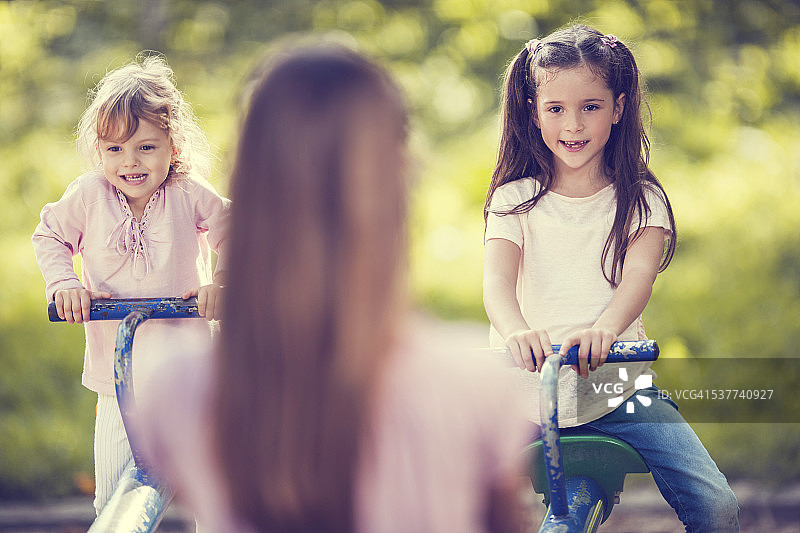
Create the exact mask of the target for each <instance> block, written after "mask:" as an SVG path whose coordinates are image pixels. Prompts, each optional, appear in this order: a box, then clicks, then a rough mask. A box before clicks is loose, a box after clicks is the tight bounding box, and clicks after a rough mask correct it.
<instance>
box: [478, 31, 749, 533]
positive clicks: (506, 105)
mask: <svg viewBox="0 0 800 533" xmlns="http://www.w3.org/2000/svg"><path fill="white" fill-rule="evenodd" d="M642 101H643V98H642V93H641V89H640V86H639V71H638V68H637V66H636V61H635V59H634V57H633V55H632V54H631V52H630V50H629V49H628V47H627V46H626V45H625V44H624V43H623V42H621V41H620V40H618V39H617V38H616V37H614V36H613V35H603V34H602V33H601V32H599V31H597V30H595V29H593V28H590V27H587V26H582V25H575V26H571V27H568V28H566V29H563V30H559V31H556V32H554V33H553V34H551V35H549V36H547V37H545V38H544V39H542V40H532V41H530V42H528V43H527V44H526V45H525V47H524V48H523V49H522V50H521V51H520V52H519V54H518V55H517V56H516V57H515V58H514V60H513V62H512V63H511V65H510V66H509V68H508V71H507V73H506V86H505V94H504V102H503V132H502V137H501V141H500V149H499V156H498V162H497V165H496V167H495V170H494V173H493V175H492V181H491V185H490V187H489V192H488V195H487V200H486V205H485V209H484V215H485V218H486V234H485V241H486V249H485V266H484V304H485V307H486V312H487V314H488V316H489V319H490V321H491V323H492V326H493V328H492V339H493V344H495V345H500V346H506V347H508V348H509V349H510V350H511V352H512V354H513V356H514V359H515V361H516V363H517V365H518V366H519V367H520V370H519V376H518V378H519V385H520V388H522V389H524V390H525V393H526V395H527V396H528V398H529V402H530V404H529V405H528V411H529V412H528V414H529V417H530V418H531V419H533V420H538V406H537V405H536V404H535V402H536V401H537V400H538V397H539V380H538V378H539V376H538V373H537V372H538V370H539V369H541V367H542V364H543V363H544V359H545V357H549V356H552V355H554V354H553V349H552V344H553V343H560V344H561V345H562V347H561V349H560V353H561V354H563V353H566V352H567V350H568V349H569V348H570V347H572V346H574V345H579V362H580V364H579V365H578V366H577V367H576V368H574V372H573V371H572V370H570V369H563V370H562V374H561V375H560V377H559V425H561V426H562V427H571V426H574V427H580V428H586V429H593V430H598V431H602V432H605V433H608V434H611V435H614V436H617V437H619V438H621V439H622V440H625V441H627V442H628V443H629V444H631V445H632V446H633V447H634V448H636V449H637V451H639V452H640V453H641V455H642V456H643V458H644V459H645V462H646V463H647V464H648V466H649V467H650V470H651V471H652V473H653V477H654V479H655V481H656V483H657V485H658V487H659V489H660V490H661V493H662V495H663V496H664V498H665V499H666V500H667V502H669V504H670V505H671V506H672V507H673V508H674V509H675V511H676V513H677V514H678V517H679V518H680V519H681V521H682V522H683V523H684V524H685V526H686V530H687V531H704V532H707V531H738V508H737V505H736V498H735V496H734V494H733V492H732V491H731V489H730V488H729V486H728V483H727V481H726V479H725V477H724V476H723V475H722V474H721V473H720V472H719V470H718V468H717V466H716V465H715V464H714V461H713V460H712V459H711V457H710V456H709V455H708V452H707V451H706V450H705V448H704V447H703V445H702V443H701V442H700V441H699V439H698V438H697V436H696V435H695V434H694V432H693V431H692V429H691V428H690V427H689V425H688V424H687V423H686V422H685V421H684V420H683V418H682V417H681V416H680V414H678V411H677V407H676V406H675V404H673V403H672V402H671V401H669V400H664V399H662V398H659V397H658V395H657V391H658V389H657V388H656V387H655V386H653V387H650V388H649V389H645V390H640V391H636V390H634V382H635V381H636V378H638V377H639V376H650V379H652V377H653V376H654V374H653V372H652V371H651V370H650V363H637V364H628V365H625V371H626V372H627V376H628V381H627V382H626V383H627V385H626V386H627V387H628V388H627V389H626V390H625V391H624V393H623V394H622V398H623V400H625V399H627V398H629V397H630V396H631V395H633V394H634V393H638V394H639V395H640V396H641V395H646V396H649V397H650V398H651V399H652V405H650V407H648V408H647V409H639V410H637V411H636V412H635V413H627V412H626V408H625V407H624V403H625V402H624V401H623V403H622V406H621V407H619V408H616V409H615V408H614V407H613V406H612V405H614V402H611V403H610V402H609V400H611V398H610V397H609V395H606V394H603V392H602V391H603V388H602V386H601V387H599V388H598V387H593V386H592V385H593V384H594V385H597V384H600V385H602V384H603V383H617V382H618V381H619V377H618V375H619V374H618V373H619V368H618V367H617V366H616V365H615V368H609V367H603V366H602V365H603V362H604V361H605V358H606V357H607V355H608V351H609V347H610V346H611V344H612V343H614V342H616V341H617V340H641V339H645V338H646V337H645V332H644V326H643V324H642V319H641V314H642V311H643V310H644V308H645V306H646V305H647V302H648V300H649V298H650V295H651V291H652V285H653V282H654V281H655V278H656V275H657V274H658V272H660V271H662V270H664V269H665V268H666V267H667V265H668V264H669V262H670V260H671V258H672V255H673V253H674V250H675V235H676V232H675V222H674V218H673V214H672V209H671V206H670V204H669V200H668V199H667V195H666V193H665V191H664V188H663V187H662V185H661V184H660V182H659V181H658V180H657V179H656V177H655V176H654V175H653V173H652V171H651V170H650V169H649V168H648V152H649V142H648V139H647V135H646V133H645V131H644V127H643V124H642V119H641V114H640V113H641V109H640V106H641V103H642ZM598 389H599V390H600V392H599V393H598V392H597V391H598ZM613 395H616V393H614V394H613ZM615 405H619V403H616V404H615Z"/></svg>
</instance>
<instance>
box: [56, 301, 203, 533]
mask: <svg viewBox="0 0 800 533" xmlns="http://www.w3.org/2000/svg"><path fill="white" fill-rule="evenodd" d="M48 315H49V318H50V321H51V322H63V319H61V318H59V317H58V314H57V313H56V305H55V302H50V304H49V305H48ZM196 317H200V315H199V314H198V310H197V298H187V299H186V300H184V299H182V298H132V299H125V300H119V299H99V300H93V301H92V303H91V308H90V314H89V318H90V320H120V321H121V322H120V325H119V327H118V329H117V339H116V346H115V349H114V385H115V388H116V393H117V403H118V405H119V409H120V413H121V414H122V422H123V426H124V427H125V432H126V433H127V436H128V442H129V443H130V446H131V452H132V454H133V458H134V463H133V465H131V466H130V467H129V468H127V469H126V470H125V471H124V472H123V474H122V476H121V478H120V481H119V484H118V485H117V487H116V488H115V490H114V492H113V493H112V495H111V497H110V498H109V500H108V503H106V506H105V507H104V508H103V510H102V511H101V512H100V514H99V516H98V517H97V519H95V521H94V523H93V524H92V526H91V528H90V529H89V532H90V533H94V532H98V533H100V532H105V531H125V532H126V533H151V532H153V531H155V529H156V528H157V527H158V524H159V522H160V521H161V517H162V516H163V513H164V511H165V510H166V508H167V506H168V505H169V502H170V500H171V499H172V491H171V490H170V488H169V487H168V486H167V485H166V484H165V483H163V482H162V480H160V479H158V478H157V477H156V476H154V475H153V474H152V473H151V472H150V471H149V469H148V467H147V465H146V464H145V461H144V459H143V457H142V454H141V452H140V449H139V446H138V445H137V444H138V443H137V441H136V435H135V433H134V432H133V431H132V427H131V417H132V415H133V411H134V407H135V406H134V393H133V362H132V359H131V355H132V351H133V337H134V333H135V332H136V328H137V327H138V326H139V325H141V324H142V323H143V322H145V321H146V320H149V319H155V318H196Z"/></svg>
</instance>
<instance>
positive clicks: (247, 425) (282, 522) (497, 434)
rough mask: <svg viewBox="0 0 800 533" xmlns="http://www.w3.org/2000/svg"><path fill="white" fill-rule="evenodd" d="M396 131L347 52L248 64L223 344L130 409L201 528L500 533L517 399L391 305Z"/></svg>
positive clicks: (392, 115) (518, 424) (368, 76)
mask: <svg viewBox="0 0 800 533" xmlns="http://www.w3.org/2000/svg"><path fill="white" fill-rule="evenodd" d="M406 126H407V117H406V111H405V106H404V103H403V99H402V97H401V94H400V92H399V90H398V89H397V87H396V86H395V84H394V82H393V81H392V80H391V79H390V78H389V76H388V75H387V74H386V73H385V72H384V71H383V70H382V69H381V68H379V67H377V66H376V65H375V64H374V63H372V62H371V61H369V60H367V59H365V58H364V57H362V56H361V55H359V54H357V53H354V52H352V51H349V50H347V49H345V48H341V47H338V46H335V45H331V44H325V43H319V44H316V45H314V46H310V47H301V48H292V49H289V50H287V51H284V52H282V53H279V54H276V55H275V56H273V57H272V59H271V60H270V61H269V62H268V63H266V65H265V66H264V67H262V68H261V69H260V70H259V75H258V76H257V79H256V80H255V82H254V83H253V85H252V92H251V95H250V99H249V106H248V111H247V113H246V116H245V117H244V121H243V124H242V127H241V132H240V138H239V146H238V150H237V154H236V161H235V165H234V169H233V176H232V199H233V202H234V205H235V208H234V214H233V221H232V224H233V230H232V231H231V262H230V264H229V267H230V268H229V272H230V281H229V284H228V286H227V288H226V290H227V291H228V292H227V296H226V300H225V303H224V311H223V319H222V334H221V342H220V343H219V345H218V346H217V347H216V349H215V350H214V351H213V353H211V354H205V356H203V357H201V359H202V360H203V361H205V365H203V364H201V365H195V366H192V368H195V369H196V370H193V371H192V372H190V373H188V374H187V373H186V372H184V371H183V369H184V368H186V365H180V364H178V363H177V360H173V361H176V362H174V363H173V362H170V363H169V366H170V368H171V370H170V368H167V369H165V371H164V373H163V376H162V377H163V379H162V380H161V382H160V383H154V384H153V389H152V392H153V393H152V394H149V395H148V396H147V397H148V400H146V402H147V403H146V404H145V405H143V406H142V411H143V413H142V414H143V415H144V416H143V417H142V428H141V431H142V435H143V436H144V439H145V441H146V442H147V443H148V444H147V445H146V447H147V449H148V450H149V452H148V453H149V454H150V456H151V457H152V460H153V461H154V463H155V464H156V465H157V466H159V467H160V468H161V469H162V470H163V472H164V473H165V475H167V477H168V478H169V479H170V480H171V482H172V483H173V485H174V486H175V488H176V490H177V491H178V494H179V495H181V496H182V497H183V498H184V500H185V501H186V502H187V503H188V505H189V506H190V507H191V508H192V509H193V510H194V511H195V512H196V513H197V517H198V523H199V524H200V525H201V527H203V528H208V530H211V531H233V530H240V531H276V532H284V531H296V532H300V531H329V532H350V531H363V532H392V531H428V532H436V531H442V532H444V531H448V532H449V531H516V530H517V529H515V527H516V525H517V521H518V519H519V515H518V514H517V513H516V512H515V507H516V505H517V502H518V498H517V494H516V490H517V487H518V484H519V481H518V480H519V472H520V470H519V469H520V467H521V463H520V460H521V458H520V450H521V449H522V446H523V444H524V440H525V431H526V428H525V425H526V422H525V420H524V418H523V417H522V416H521V412H519V411H518V410H517V409H515V407H514V406H516V405H519V404H518V403H517V402H516V401H515V400H514V397H513V393H510V392H509V391H508V388H507V387H504V385H503V381H502V379H503V378H502V376H501V375H500V374H498V373H496V372H495V369H493V368H492V367H489V366H486V364H485V363H483V362H480V360H479V358H477V357H475V356H471V355H470V353H468V351H467V350H462V349H460V347H459V346H458V342H453V339H452V338H449V337H446V336H443V335H442V333H441V332H439V331H437V328H435V327H431V326H423V325H420V324H418V323H416V322H415V321H414V320H410V319H409V315H408V312H407V301H406V300H407V296H406V287H405V279H406V278H405V270H406V258H405V256H406V228H405V225H406V197H407V176H406V169H407V166H408V165H407V154H406ZM173 344H174V345H179V344H180V343H173ZM186 359H193V358H192V357H191V356H190V355H188V354H187V356H186ZM176 389H179V390H181V391H182V393H181V395H180V397H179V398H175V397H174V396H175V393H174V391H175V390H176ZM510 395H511V396H510ZM165 397H169V398H171V400H170V401H169V402H167V403H168V404H169V405H173V408H171V409H169V410H164V409H163V408H162V407H161V403H162V402H159V398H165ZM172 400H176V403H175V402H173V401H172ZM509 406H510V407H509ZM148 413H149V414H151V415H154V414H156V413H157V414H158V416H154V417H150V416H148ZM198 443H199V444H198Z"/></svg>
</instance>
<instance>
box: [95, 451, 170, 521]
mask: <svg viewBox="0 0 800 533" xmlns="http://www.w3.org/2000/svg"><path fill="white" fill-rule="evenodd" d="M172 496H173V495H172V491H170V489H169V487H167V486H166V485H164V484H162V483H159V482H157V481H156V480H155V479H153V478H152V476H150V475H149V474H148V473H147V472H146V471H144V470H142V469H141V468H139V467H137V466H136V465H135V464H131V465H130V466H128V468H127V469H126V470H125V471H124V472H123V473H122V476H121V477H120V480H119V482H118V483H117V487H116V488H115V489H114V492H113V493H112V494H111V498H109V500H108V503H106V505H105V507H103V510H102V511H101V512H100V515H99V516H98V517H97V518H96V519H95V521H94V522H93V523H92V526H91V527H90V528H89V533H108V532H114V533H151V532H153V531H155V530H156V528H157V527H158V524H159V523H160V522H161V519H162V518H163V515H164V511H165V510H166V509H167V507H168V505H169V502H170V501H171V500H172Z"/></svg>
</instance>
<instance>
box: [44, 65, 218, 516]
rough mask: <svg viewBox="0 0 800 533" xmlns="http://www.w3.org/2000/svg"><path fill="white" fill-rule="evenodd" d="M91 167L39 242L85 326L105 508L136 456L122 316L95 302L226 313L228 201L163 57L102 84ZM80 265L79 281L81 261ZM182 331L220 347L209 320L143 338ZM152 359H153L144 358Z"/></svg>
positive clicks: (92, 113)
mask: <svg viewBox="0 0 800 533" xmlns="http://www.w3.org/2000/svg"><path fill="white" fill-rule="evenodd" d="M78 145H79V148H80V149H81V152H82V153H83V155H85V156H86V158H87V160H88V161H90V163H91V166H92V169H91V170H90V171H88V172H86V173H85V174H83V175H82V176H80V177H78V178H77V179H75V180H74V181H73V182H72V183H70V184H69V186H68V187H67V190H66V192H64V194H63V196H62V197H61V199H60V200H58V201H57V202H53V203H49V204H47V205H45V206H44V208H43V209H42V212H41V221H40V223H39V225H38V226H37V227H36V230H35V232H34V235H33V247H34V251H35V252H36V259H37V261H38V263H39V267H40V268H41V270H42V274H43V276H44V279H45V283H46V289H45V292H46V297H47V300H48V302H55V304H56V309H57V312H58V316H59V317H61V318H62V319H65V320H66V321H67V322H69V323H85V326H84V329H85V332H86V348H85V355H84V366H83V378H82V383H83V385H84V386H86V387H87V388H89V389H91V390H92V391H94V392H96V393H97V394H98V401H97V418H96V423H95V445H94V448H95V480H96V489H95V491H96V493H95V501H94V506H95V509H96V511H97V512H98V513H99V512H100V511H101V510H102V508H103V506H104V505H105V503H106V501H107V500H108V498H109V496H110V495H111V492H112V491H113V489H114V487H115V486H116V484H117V480H118V479H119V477H120V475H121V474H122V472H123V470H124V469H125V467H126V465H127V464H128V463H130V462H131V461H132V460H133V457H132V455H131V450H130V445H129V444H128V439H127V436H126V433H125V428H124V427H123V423H122V419H121V416H120V412H119V408H118V406H117V400H116V397H115V390H114V372H113V365H114V362H113V361H114V341H115V338H116V333H117V326H118V325H119V321H101V322H96V321H95V322H90V321H89V305H90V303H91V300H93V299H96V298H112V297H113V298H144V297H150V298H155V297H183V298H188V297H190V296H198V307H199V311H200V313H201V314H202V315H205V317H206V318H207V319H208V320H212V319H214V318H218V316H219V313H220V306H219V299H220V296H221V293H222V287H221V284H222V283H223V280H222V277H223V275H224V269H225V267H224V254H223V255H221V256H220V257H219V260H218V262H217V265H216V270H212V263H211V251H212V250H213V251H215V252H217V253H222V250H223V248H224V246H225V233H226V229H227V224H228V214H229V202H228V200H227V199H225V198H223V197H221V196H220V195H219V194H217V192H216V191H215V190H214V188H213V187H212V186H211V185H210V184H209V183H208V182H207V181H206V177H207V173H208V170H209V155H208V145H207V142H206V140H205V136H204V135H203V133H202V131H201V130H200V128H199V127H198V126H197V123H196V120H195V118H194V115H193V114H192V112H191V109H190V107H189V105H188V103H187V102H186V101H185V100H184V98H183V95H182V94H181V93H180V91H179V90H178V89H177V88H176V86H175V84H174V81H173V73H172V69H171V68H170V67H169V66H168V65H167V63H166V61H165V60H164V58H163V57H161V56H159V55H144V54H143V55H141V56H139V57H137V59H136V60H135V61H133V62H131V63H130V64H128V65H125V66H123V67H121V68H119V69H116V70H114V71H111V72H109V73H108V74H107V75H106V76H104V77H103V79H102V80H101V81H100V82H99V83H98V85H97V87H96V89H95V91H94V94H93V98H92V101H91V103H90V104H89V106H88V107H87V109H86V111H85V112H84V114H83V116H82V117H81V120H80V123H79V125H78ZM77 254H80V255H81V258H82V275H81V277H80V278H79V277H78V275H77V274H76V273H75V269H74V266H73V259H72V258H73V256H74V255H77ZM172 327H175V328H181V329H187V328H188V329H189V330H191V331H192V332H193V335H194V336H196V337H198V338H204V339H206V341H209V342H210V335H211V329H210V328H211V326H210V324H209V323H206V321H204V320H199V319H197V320H188V321H186V320H183V321H181V320H166V321H157V323H149V324H147V325H146V326H145V327H144V328H142V330H141V333H140V334H139V335H138V338H139V339H142V338H143V337H146V336H147V335H149V334H154V333H156V332H157V331H159V330H162V329H170V328H172ZM138 359H139V360H140V362H142V363H143V362H144V361H143V359H144V355H143V356H142V357H140V358H138Z"/></svg>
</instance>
